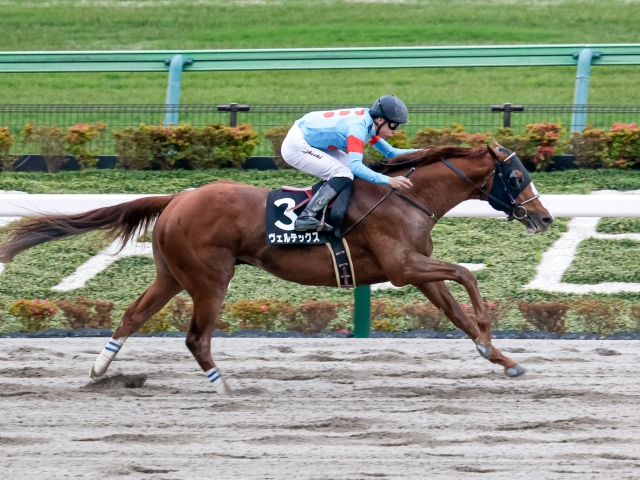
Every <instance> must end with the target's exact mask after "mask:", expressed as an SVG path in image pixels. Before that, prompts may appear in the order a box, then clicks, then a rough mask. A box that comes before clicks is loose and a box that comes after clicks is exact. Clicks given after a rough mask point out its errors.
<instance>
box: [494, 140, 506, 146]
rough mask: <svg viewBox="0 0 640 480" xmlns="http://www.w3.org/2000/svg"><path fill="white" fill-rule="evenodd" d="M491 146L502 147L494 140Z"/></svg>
mask: <svg viewBox="0 0 640 480" xmlns="http://www.w3.org/2000/svg"><path fill="white" fill-rule="evenodd" d="M493 148H504V147H503V146H502V145H500V144H499V143H498V142H496V141H495V140H494V141H493Z"/></svg>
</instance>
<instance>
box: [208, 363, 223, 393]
mask: <svg viewBox="0 0 640 480" xmlns="http://www.w3.org/2000/svg"><path fill="white" fill-rule="evenodd" d="M204 374H205V375H206V376H207V378H208V379H209V381H210V382H211V384H212V385H213V388H215V389H216V392H218V393H223V392H224V391H225V388H224V380H222V375H221V374H220V372H219V371H218V369H217V368H216V367H213V368H210V369H209V370H207V371H206V372H204Z"/></svg>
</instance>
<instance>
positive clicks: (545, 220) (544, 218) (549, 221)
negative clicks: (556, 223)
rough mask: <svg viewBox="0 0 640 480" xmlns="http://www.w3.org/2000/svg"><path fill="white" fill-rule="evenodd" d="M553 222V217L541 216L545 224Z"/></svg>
mask: <svg viewBox="0 0 640 480" xmlns="http://www.w3.org/2000/svg"><path fill="white" fill-rule="evenodd" d="M551 222H553V217H542V223H544V224H545V225H550V224H551Z"/></svg>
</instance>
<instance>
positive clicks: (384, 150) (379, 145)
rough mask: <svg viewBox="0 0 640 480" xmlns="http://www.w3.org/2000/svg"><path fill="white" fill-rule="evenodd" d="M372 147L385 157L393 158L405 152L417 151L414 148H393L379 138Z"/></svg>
mask: <svg viewBox="0 0 640 480" xmlns="http://www.w3.org/2000/svg"><path fill="white" fill-rule="evenodd" d="M373 148H375V149H376V150H378V151H379V152H380V153H381V154H382V155H384V157H385V158H393V157H397V156H398V155H404V154H405V153H411V152H417V151H418V149H416V148H406V149H402V148H395V147H392V146H391V145H389V143H388V142H387V141H386V140H383V139H382V138H380V139H379V140H378V141H377V142H376V143H374V144H373Z"/></svg>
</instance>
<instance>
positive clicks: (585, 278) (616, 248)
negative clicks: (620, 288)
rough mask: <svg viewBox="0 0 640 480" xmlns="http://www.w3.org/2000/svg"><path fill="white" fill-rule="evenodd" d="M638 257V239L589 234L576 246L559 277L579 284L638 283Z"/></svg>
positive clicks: (639, 250)
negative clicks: (599, 236) (604, 237)
mask: <svg viewBox="0 0 640 480" xmlns="http://www.w3.org/2000/svg"><path fill="white" fill-rule="evenodd" d="M594 252H597V254H594ZM639 258H640V243H638V242H636V241H633V240H602V239H598V238H590V239H588V240H585V241H583V242H582V243H581V244H580V246H579V247H578V252H577V255H576V258H575V260H574V261H573V263H572V265H571V266H570V267H569V268H568V269H567V271H566V272H565V273H564V275H563V276H562V281H563V282H568V283H579V284H596V283H602V282H625V283H638V282H640V271H639V270H638V259H639Z"/></svg>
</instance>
